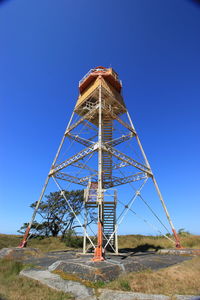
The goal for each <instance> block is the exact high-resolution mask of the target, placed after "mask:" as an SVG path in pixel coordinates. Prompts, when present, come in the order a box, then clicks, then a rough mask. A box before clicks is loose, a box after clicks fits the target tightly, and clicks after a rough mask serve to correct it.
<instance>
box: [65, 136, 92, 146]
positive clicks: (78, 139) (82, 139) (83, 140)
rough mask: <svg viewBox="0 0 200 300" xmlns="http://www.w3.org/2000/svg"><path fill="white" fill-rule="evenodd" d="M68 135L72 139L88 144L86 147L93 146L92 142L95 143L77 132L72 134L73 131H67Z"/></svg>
mask: <svg viewBox="0 0 200 300" xmlns="http://www.w3.org/2000/svg"><path fill="white" fill-rule="evenodd" d="M66 136H67V137H69V138H70V139H72V140H74V141H76V142H78V143H80V144H82V145H84V146H86V147H89V146H91V145H92V144H94V142H93V141H90V140H87V139H84V138H82V137H80V136H79V135H78V134H77V135H75V134H71V133H66Z"/></svg>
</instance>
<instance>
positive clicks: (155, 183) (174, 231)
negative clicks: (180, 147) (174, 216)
mask: <svg viewBox="0 0 200 300" xmlns="http://www.w3.org/2000/svg"><path fill="white" fill-rule="evenodd" d="M152 180H153V183H154V185H155V188H156V191H157V193H158V196H159V198H160V201H161V204H162V206H163V208H164V211H165V214H166V216H167V219H168V221H169V224H170V226H171V229H172V232H173V235H174V238H175V241H176V248H181V244H180V239H179V237H178V234H177V232H176V229H175V227H174V224H173V223H172V220H171V218H170V215H169V212H168V210H167V207H166V205H165V202H164V200H163V197H162V194H161V192H160V189H159V187H158V184H157V181H156V179H155V178H154V176H153V177H152Z"/></svg>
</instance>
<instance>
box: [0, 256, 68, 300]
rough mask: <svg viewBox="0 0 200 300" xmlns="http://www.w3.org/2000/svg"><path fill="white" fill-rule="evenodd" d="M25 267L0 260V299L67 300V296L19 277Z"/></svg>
mask: <svg viewBox="0 0 200 300" xmlns="http://www.w3.org/2000/svg"><path fill="white" fill-rule="evenodd" d="M25 267H27V266H25V265H23V264H22V263H21V262H16V261H13V260H9V259H1V260H0V299H7V300H30V299H31V300H67V299H73V298H72V297H71V296H70V295H69V294H65V293H62V292H57V291H54V290H52V289H50V288H48V287H46V286H44V285H42V284H40V283H39V282H37V281H35V280H31V279H27V278H24V277H20V276H19V272H20V271H21V270H22V269H24V268H25Z"/></svg>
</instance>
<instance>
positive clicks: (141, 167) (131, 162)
mask: <svg viewBox="0 0 200 300" xmlns="http://www.w3.org/2000/svg"><path fill="white" fill-rule="evenodd" d="M103 149H104V150H105V151H107V152H109V153H111V154H112V155H113V156H115V157H117V158H118V159H120V160H122V161H123V162H125V163H127V164H129V165H131V166H133V167H135V168H137V169H139V170H140V171H143V172H145V173H147V174H148V175H150V176H152V172H151V170H150V169H149V168H148V167H146V166H144V165H143V164H141V163H139V162H138V161H136V160H134V159H133V158H131V157H130V156H128V155H126V154H124V153H122V152H120V151H119V150H117V149H115V148H113V147H106V146H105V144H104V145H103Z"/></svg>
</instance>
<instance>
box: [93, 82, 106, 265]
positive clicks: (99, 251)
mask: <svg viewBox="0 0 200 300" xmlns="http://www.w3.org/2000/svg"><path fill="white" fill-rule="evenodd" d="M98 142H99V149H98V190H97V197H98V199H97V201H98V234H97V247H96V248H95V251H94V258H93V261H102V260H104V258H103V218H102V201H103V190H102V188H103V184H102V174H103V173H102V97H101V85H100V86H99V132H98Z"/></svg>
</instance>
